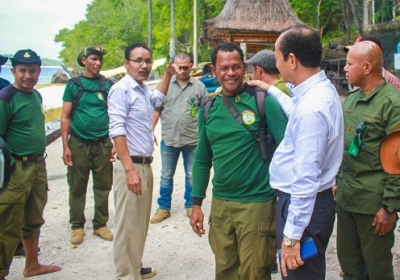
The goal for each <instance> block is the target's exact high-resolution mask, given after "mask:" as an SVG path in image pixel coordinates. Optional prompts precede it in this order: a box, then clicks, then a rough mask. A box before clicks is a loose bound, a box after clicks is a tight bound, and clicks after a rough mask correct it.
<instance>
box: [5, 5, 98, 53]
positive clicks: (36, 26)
mask: <svg viewBox="0 0 400 280" xmlns="http://www.w3.org/2000/svg"><path fill="white" fill-rule="evenodd" d="M92 1H93V0H17V1H15V0H0V2H1V5H0V38H1V39H0V54H15V53H16V52H17V51H18V50H20V49H32V50H33V51H35V52H36V53H37V54H38V55H39V56H40V57H42V58H51V59H58V53H59V52H60V51H61V43H55V42H54V38H55V36H56V35H57V33H58V31H59V30H61V29H63V28H68V29H73V27H74V25H75V24H76V23H78V22H79V21H81V20H83V19H85V15H86V7H87V5H88V4H90V3H91V2H92Z"/></svg>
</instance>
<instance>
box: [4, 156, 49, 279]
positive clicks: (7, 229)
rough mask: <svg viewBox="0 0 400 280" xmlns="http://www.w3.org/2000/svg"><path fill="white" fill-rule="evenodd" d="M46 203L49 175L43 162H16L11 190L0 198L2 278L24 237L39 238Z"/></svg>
mask: <svg viewBox="0 0 400 280" xmlns="http://www.w3.org/2000/svg"><path fill="white" fill-rule="evenodd" d="M46 202H47V172H46V166H45V163H44V160H42V161H37V162H24V163H23V162H22V161H16V169H15V171H14V173H13V174H12V175H11V179H10V183H9V185H8V188H7V190H6V191H5V192H4V193H2V194H1V195H0V276H6V275H8V272H9V268H10V265H11V262H12V259H13V257H14V252H15V249H16V248H17V245H18V243H19V241H20V240H21V237H22V238H23V239H37V238H39V235H40V227H41V226H42V225H43V224H44V219H43V211H44V207H45V205H46Z"/></svg>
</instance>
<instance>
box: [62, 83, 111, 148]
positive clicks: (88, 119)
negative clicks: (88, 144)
mask: <svg viewBox="0 0 400 280" xmlns="http://www.w3.org/2000/svg"><path fill="white" fill-rule="evenodd" d="M80 80H81V82H82V84H83V87H84V88H85V89H90V90H98V92H89V91H86V92H84V93H83V94H82V97H81V98H80V99H79V101H78V104H77V106H76V107H75V109H74V110H73V112H72V115H71V124H70V126H71V130H72V132H73V133H74V134H75V135H76V136H78V137H80V138H83V139H87V140H93V139H96V138H100V137H104V136H106V135H108V113H107V99H106V98H104V97H103V94H102V93H101V92H100V85H99V78H87V77H84V76H81V77H80ZM105 85H106V91H107V96H108V92H109V90H110V88H111V86H112V82H111V81H110V80H107V79H106V81H105ZM78 90H79V87H78V86H77V84H76V83H74V82H72V81H69V82H68V84H67V86H66V87H65V91H64V96H63V101H65V102H71V103H73V101H74V96H75V94H77V92H78Z"/></svg>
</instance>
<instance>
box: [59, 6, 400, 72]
mask: <svg viewBox="0 0 400 280" xmlns="http://www.w3.org/2000/svg"><path fill="white" fill-rule="evenodd" d="M235 1H237V0H235ZM260 1H261V0H260ZM263 1H265V0H263ZM274 1H275V0H274ZM288 1H289V3H290V5H291V7H292V8H293V10H294V12H295V13H296V14H297V15H298V17H299V18H300V19H301V20H302V21H303V22H304V23H306V24H308V25H309V26H312V27H314V28H316V27H318V19H319V29H320V33H321V35H322V41H323V44H327V42H328V41H330V40H331V39H333V38H335V37H341V38H343V37H344V36H345V31H346V30H345V27H344V22H345V20H344V15H343V3H347V2H345V1H350V0H288ZM352 1H353V0H352ZM355 1H358V4H359V7H360V10H361V11H360V13H362V4H363V0H355ZM393 2H394V0H380V1H375V15H374V16H375V21H376V22H377V23H379V22H380V21H381V19H382V17H383V19H384V20H385V21H387V20H391V16H392V15H391V11H392V7H393ZM148 3H149V2H148V0H136V1H131V0H93V2H92V3H91V4H89V5H88V8H87V14H86V19H85V20H82V21H80V22H79V23H77V24H76V25H75V26H74V28H73V29H62V30H60V31H59V32H58V34H57V35H56V36H55V39H54V40H55V41H56V42H59V43H61V44H62V47H63V49H62V51H61V52H60V58H61V59H62V60H63V62H64V63H66V64H67V65H68V66H72V67H76V68H80V67H79V66H78V64H77V61H76V59H77V56H78V54H79V53H80V52H81V51H82V50H83V49H84V48H85V47H86V46H88V45H93V44H99V45H101V46H102V47H103V48H104V49H106V50H107V51H108V54H107V55H106V56H104V66H103V69H109V68H114V67H119V66H120V65H121V64H122V61H123V56H124V54H123V51H124V49H125V47H126V46H127V45H129V44H132V43H134V42H140V43H144V44H147V40H148V24H149V22H148ZM318 4H320V14H319V17H318ZM223 5H224V4H223V1H222V0H198V8H197V11H198V15H197V19H198V22H197V25H198V30H196V31H195V32H197V33H198V38H200V37H201V32H202V31H201V27H202V23H203V22H204V21H205V20H208V19H212V18H215V17H216V16H218V15H219V14H220V12H221V11H222V9H223V7H224V6H223ZM174 12H175V20H174V23H175V38H176V52H177V53H179V52H185V53H188V54H189V55H191V56H193V39H194V35H193V18H194V16H193V1H188V0H175V7H174ZM357 16H359V17H362V14H359V15H357ZM350 17H351V18H350V20H349V22H351V23H352V24H353V25H352V26H350V28H351V30H354V26H355V25H354V22H355V21H354V16H353V15H350ZM399 17H400V15H399ZM399 20H400V19H399ZM152 21H153V22H152V34H151V36H152V41H153V44H152V46H151V47H152V50H153V58H154V59H157V58H162V57H166V58H167V59H168V58H169V49H170V38H171V3H170V1H168V0H152ZM197 51H198V57H199V62H201V61H210V54H211V51H212V50H211V49H210V48H208V47H207V46H201V45H200V46H199V47H198V50H197Z"/></svg>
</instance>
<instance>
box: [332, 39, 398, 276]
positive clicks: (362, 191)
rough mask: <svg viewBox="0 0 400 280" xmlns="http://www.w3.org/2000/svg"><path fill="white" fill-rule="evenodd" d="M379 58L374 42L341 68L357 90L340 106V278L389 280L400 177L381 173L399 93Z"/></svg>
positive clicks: (351, 55) (395, 122) (353, 50)
mask: <svg viewBox="0 0 400 280" xmlns="http://www.w3.org/2000/svg"><path fill="white" fill-rule="evenodd" d="M382 63H383V55H382V50H381V49H380V47H379V46H378V45H377V44H376V43H374V42H372V41H363V42H359V43H357V44H355V45H354V46H353V47H352V48H351V49H350V51H349V53H348V55H347V64H346V66H345V68H344V71H345V72H346V78H347V80H348V82H349V84H350V85H352V86H357V87H359V89H357V90H356V91H354V92H351V93H350V94H349V95H348V97H347V98H346V100H345V102H344V103H343V115H344V154H343V161H342V164H341V166H340V170H339V174H338V176H337V188H335V189H334V193H335V192H336V202H337V205H338V207H337V251H338V258H339V262H340V265H341V268H342V270H343V272H344V273H345V274H344V276H343V278H344V279H367V275H366V274H367V272H366V271H368V272H369V279H380V280H389V279H390V280H392V279H394V275H393V264H392V260H393V256H392V252H391V248H392V247H393V245H394V227H395V224H396V221H397V213H396V212H397V210H398V209H400V177H399V176H395V175H390V174H387V173H385V172H384V170H383V168H382V166H381V164H380V160H379V147H380V144H381V142H382V140H383V139H384V138H385V137H386V136H387V135H388V134H389V133H391V132H393V131H395V130H398V129H399V128H400V93H399V92H398V91H397V90H396V89H394V88H393V87H392V86H391V85H390V84H388V83H387V82H386V81H385V80H384V79H383V77H382Z"/></svg>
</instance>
